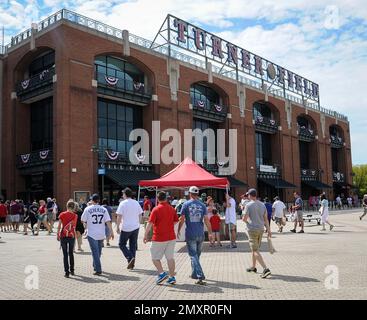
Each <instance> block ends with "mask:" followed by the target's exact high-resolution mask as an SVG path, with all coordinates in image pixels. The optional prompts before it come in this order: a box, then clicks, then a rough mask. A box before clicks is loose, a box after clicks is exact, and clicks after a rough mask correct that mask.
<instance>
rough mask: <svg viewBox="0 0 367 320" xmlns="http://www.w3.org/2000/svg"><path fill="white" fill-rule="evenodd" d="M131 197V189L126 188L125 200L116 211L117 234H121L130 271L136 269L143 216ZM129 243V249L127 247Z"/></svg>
mask: <svg viewBox="0 0 367 320" xmlns="http://www.w3.org/2000/svg"><path fill="white" fill-rule="evenodd" d="M131 197H132V191H131V189H129V188H126V189H125V190H123V198H124V200H123V201H121V202H120V204H119V206H118V208H117V211H116V214H117V222H116V226H117V227H116V228H117V230H116V232H117V233H118V234H120V240H119V247H120V249H121V251H122V253H123V255H124V256H125V258H126V260H127V268H128V269H134V266H135V255H136V249H137V245H138V235H139V228H140V218H141V215H142V214H143V209H142V207H141V206H140V204H139V202H138V201H136V200H134V199H132V198H131ZM127 241H129V248H127V246H126V245H127Z"/></svg>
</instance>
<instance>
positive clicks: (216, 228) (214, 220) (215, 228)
mask: <svg viewBox="0 0 367 320" xmlns="http://www.w3.org/2000/svg"><path fill="white" fill-rule="evenodd" d="M209 221H210V224H211V226H212V232H213V237H212V238H211V239H210V246H211V247H214V243H215V239H217V243H218V245H219V246H220V247H221V246H222V244H221V243H220V222H221V220H220V216H219V214H218V211H217V209H214V208H213V209H212V216H211V217H210V220H209Z"/></svg>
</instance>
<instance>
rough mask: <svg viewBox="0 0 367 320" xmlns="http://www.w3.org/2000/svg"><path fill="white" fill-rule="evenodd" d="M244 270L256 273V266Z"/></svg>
mask: <svg viewBox="0 0 367 320" xmlns="http://www.w3.org/2000/svg"><path fill="white" fill-rule="evenodd" d="M246 271H247V272H254V273H256V272H257V269H256V268H253V267H251V268H247V269H246Z"/></svg>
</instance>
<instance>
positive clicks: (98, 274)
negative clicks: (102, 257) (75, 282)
mask: <svg viewBox="0 0 367 320" xmlns="http://www.w3.org/2000/svg"><path fill="white" fill-rule="evenodd" d="M93 275H94V276H101V275H102V272H97V271H96V272H94V273H93Z"/></svg>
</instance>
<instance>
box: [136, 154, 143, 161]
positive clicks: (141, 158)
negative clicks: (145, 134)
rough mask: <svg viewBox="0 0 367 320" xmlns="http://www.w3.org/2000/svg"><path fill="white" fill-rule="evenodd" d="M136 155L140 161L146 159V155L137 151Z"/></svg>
mask: <svg viewBox="0 0 367 320" xmlns="http://www.w3.org/2000/svg"><path fill="white" fill-rule="evenodd" d="M135 157H136V159H137V160H138V161H139V162H144V160H145V155H141V154H137V153H135Z"/></svg>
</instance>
